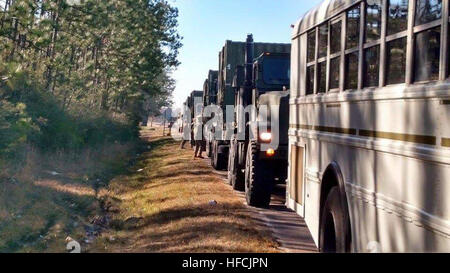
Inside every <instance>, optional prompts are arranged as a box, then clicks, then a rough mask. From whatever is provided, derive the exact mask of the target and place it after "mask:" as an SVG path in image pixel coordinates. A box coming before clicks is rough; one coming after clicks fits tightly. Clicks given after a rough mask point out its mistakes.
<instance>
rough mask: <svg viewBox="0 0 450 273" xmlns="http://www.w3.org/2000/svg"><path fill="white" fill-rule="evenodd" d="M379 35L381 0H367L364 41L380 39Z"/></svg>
mask: <svg viewBox="0 0 450 273" xmlns="http://www.w3.org/2000/svg"><path fill="white" fill-rule="evenodd" d="M380 36H381V0H367V5H366V42H368V41H375V40H378V39H380Z"/></svg>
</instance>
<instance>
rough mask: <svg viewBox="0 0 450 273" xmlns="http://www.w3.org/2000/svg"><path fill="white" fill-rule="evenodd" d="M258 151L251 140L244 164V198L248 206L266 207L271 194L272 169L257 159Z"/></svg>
mask: <svg viewBox="0 0 450 273" xmlns="http://www.w3.org/2000/svg"><path fill="white" fill-rule="evenodd" d="M258 153H259V150H258V148H257V146H256V143H254V142H251V143H250V145H249V147H248V149H247V159H246V164H245V199H246V201H247V204H248V205H249V206H253V207H262V208H266V207H268V206H269V204H270V197H271V195H272V187H273V180H274V179H273V171H272V169H271V168H270V166H267V164H266V162H265V161H263V160H259V158H258Z"/></svg>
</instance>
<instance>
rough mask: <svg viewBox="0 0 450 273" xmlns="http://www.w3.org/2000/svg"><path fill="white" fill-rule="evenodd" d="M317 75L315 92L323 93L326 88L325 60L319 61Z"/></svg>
mask: <svg viewBox="0 0 450 273" xmlns="http://www.w3.org/2000/svg"><path fill="white" fill-rule="evenodd" d="M317 69H318V70H317V75H318V77H319V79H318V80H317V84H318V86H317V93H325V92H326V90H327V86H326V83H327V62H326V61H325V62H321V63H319V65H318V66H317Z"/></svg>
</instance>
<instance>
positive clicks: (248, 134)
mask: <svg viewBox="0 0 450 273" xmlns="http://www.w3.org/2000/svg"><path fill="white" fill-rule="evenodd" d="M278 47H279V48H281V49H283V50H280V51H284V53H279V52H270V51H265V52H263V53H261V54H260V55H259V56H258V55H257V58H254V57H255V55H254V54H255V45H254V43H253V36H252V35H248V37H247V41H246V46H245V61H246V63H245V65H244V66H241V65H238V66H237V67H236V72H235V78H234V80H233V88H234V89H235V106H236V107H235V115H234V117H235V120H234V124H233V125H234V135H233V137H232V139H231V141H230V152H229V160H228V181H229V183H230V184H231V185H232V186H233V188H234V189H235V190H241V191H242V190H245V196H246V200H247V203H248V204H249V205H251V206H257V207H266V206H268V205H269V203H270V197H271V192H272V187H273V185H274V183H277V182H285V181H286V178H287V167H288V157H287V154H288V145H287V144H288V130H289V125H288V124H289V91H287V90H288V88H289V84H290V75H289V73H290V53H289V51H290V44H280V45H278ZM248 106H253V107H248Z"/></svg>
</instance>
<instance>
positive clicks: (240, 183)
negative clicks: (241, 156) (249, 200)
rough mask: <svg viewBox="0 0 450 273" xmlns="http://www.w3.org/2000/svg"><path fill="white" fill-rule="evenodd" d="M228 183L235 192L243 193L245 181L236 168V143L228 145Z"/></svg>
mask: <svg viewBox="0 0 450 273" xmlns="http://www.w3.org/2000/svg"><path fill="white" fill-rule="evenodd" d="M228 183H229V184H230V185H231V186H232V187H233V189H234V190H236V191H244V189H245V184H244V183H245V181H244V177H243V175H242V172H241V171H240V170H239V166H238V145H237V142H236V141H231V143H230V153H229V155H228Z"/></svg>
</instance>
